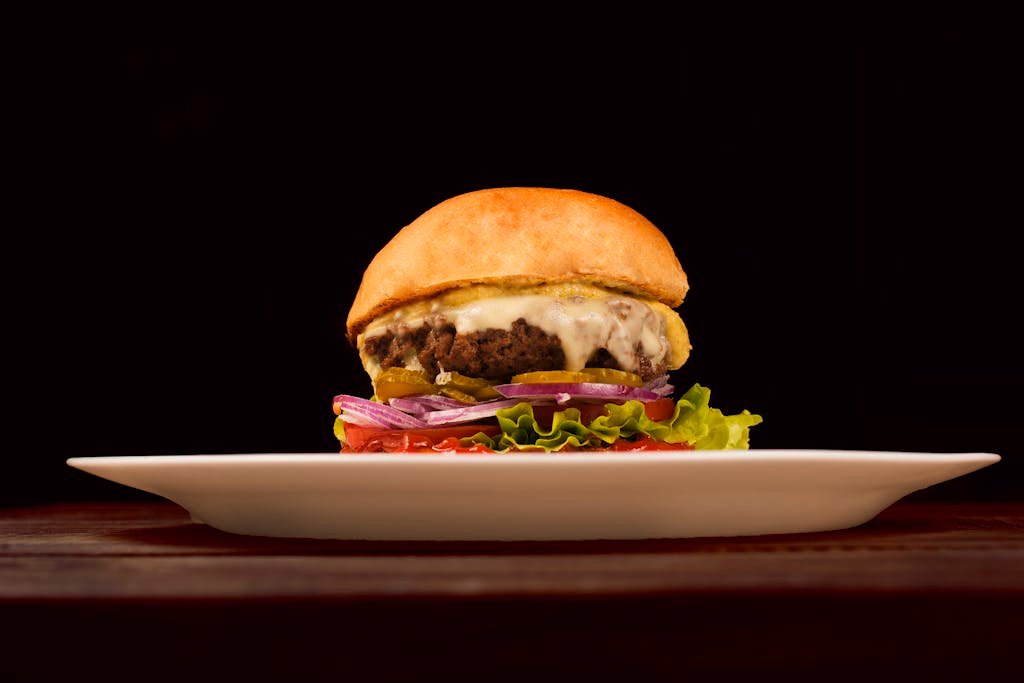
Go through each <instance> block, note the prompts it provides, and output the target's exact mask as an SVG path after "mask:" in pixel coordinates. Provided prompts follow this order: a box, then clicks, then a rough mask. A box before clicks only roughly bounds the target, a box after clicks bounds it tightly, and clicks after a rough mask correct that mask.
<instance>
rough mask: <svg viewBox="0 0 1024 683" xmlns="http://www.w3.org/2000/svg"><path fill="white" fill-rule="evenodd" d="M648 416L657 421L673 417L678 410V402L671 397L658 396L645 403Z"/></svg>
mask: <svg viewBox="0 0 1024 683" xmlns="http://www.w3.org/2000/svg"><path fill="white" fill-rule="evenodd" d="M644 412H645V413H647V417H649V418H651V419H652V420H654V421H655V422H661V421H662V420H668V419H671V418H672V416H673V415H675V412H676V402H675V401H673V400H672V399H671V398H656V399H654V400H653V401H648V402H647V403H645V404H644Z"/></svg>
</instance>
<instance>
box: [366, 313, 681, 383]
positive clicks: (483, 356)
mask: <svg viewBox="0 0 1024 683" xmlns="http://www.w3.org/2000/svg"><path fill="white" fill-rule="evenodd" d="M363 348H364V350H365V351H366V353H367V354H369V355H371V356H376V357H377V362H378V363H380V366H381V368H383V369H387V368H390V367H395V366H398V367H404V366H405V364H406V362H407V359H409V358H410V357H411V356H413V355H414V356H415V357H416V358H417V359H419V362H420V365H422V366H423V368H424V369H425V370H427V371H428V372H429V373H430V374H432V375H434V374H437V373H438V372H440V371H441V368H442V367H443V368H444V369H445V370H448V371H454V372H459V373H462V374H463V375H468V376H470V377H483V378H485V379H489V380H500V381H507V380H508V379H509V378H511V377H512V375H516V374H519V373H522V372H532V371H534V370H564V369H565V354H564V353H563V352H562V343H561V342H560V341H559V339H558V337H557V336H555V335H553V334H547V333H546V332H544V330H542V329H540V328H539V327H536V326H535V325H529V324H527V322H526V320H524V319H523V318H520V319H518V320H516V321H515V322H514V323H512V329H510V330H498V329H488V330H483V331H480V332H471V333H469V334H458V333H457V332H456V331H455V326H454V325H450V324H446V323H445V324H441V325H439V326H436V327H432V326H429V325H423V326H421V327H418V328H417V329H415V330H410V331H408V332H403V333H399V334H397V335H396V334H393V333H391V332H385V333H384V334H381V335H377V336H374V337H368V338H367V339H366V340H365V341H364V342H363ZM637 357H638V359H639V365H640V367H639V370H638V374H639V375H640V376H641V377H643V379H644V380H645V381H646V380H649V379H652V378H654V377H657V376H659V375H662V374H664V373H665V365H664V364H663V363H659V364H657V365H655V364H654V363H652V362H651V359H650V358H648V357H647V356H645V355H643V354H641V353H639V352H638V353H637ZM587 367H592V368H613V369H617V370H618V369H621V368H620V367H619V364H618V363H617V362H616V360H615V358H614V357H613V356H612V355H611V354H610V353H608V351H607V350H605V349H598V350H597V351H596V352H595V353H594V354H593V355H592V356H591V357H590V359H589V360H588V361H587Z"/></svg>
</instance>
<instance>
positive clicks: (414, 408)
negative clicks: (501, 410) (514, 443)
mask: <svg viewBox="0 0 1024 683" xmlns="http://www.w3.org/2000/svg"><path fill="white" fill-rule="evenodd" d="M495 400H497V399H495ZM388 403H389V404H390V405H391V406H393V407H395V408H398V409H399V410H402V411H405V412H407V413H410V414H412V415H417V416H418V415H422V414H423V413H428V412H430V411H432V410H450V409H452V408H465V407H466V406H473V405H477V404H476V403H463V402H462V401H460V400H458V399H455V398H449V397H447V396H434V395H431V394H420V395H415V396H403V397H401V398H392V399H389V400H388Z"/></svg>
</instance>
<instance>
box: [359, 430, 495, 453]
mask: <svg viewBox="0 0 1024 683" xmlns="http://www.w3.org/2000/svg"><path fill="white" fill-rule="evenodd" d="M478 432H483V433H484V434H487V435H488V436H494V435H495V434H500V433H501V428H500V427H499V426H498V425H496V424H474V425H455V426H452V427H432V428H427V429H380V428H379V427H363V426H361V425H353V424H346V425H345V440H346V441H347V442H348V446H347V447H346V449H345V450H346V451H353V452H380V451H386V452H388V453H396V452H405V451H422V450H430V449H432V448H433V447H434V445H435V444H440V443H441V442H443V441H445V440H446V439H451V438H454V439H462V438H465V437H468V436H473V435H474V434H476V433H478Z"/></svg>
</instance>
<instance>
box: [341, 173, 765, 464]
mask: <svg viewBox="0 0 1024 683" xmlns="http://www.w3.org/2000/svg"><path fill="white" fill-rule="evenodd" d="M688 287H689V285H688V283H687V279H686V273H684V272H683V269H682V266H681V265H680V264H679V260H678V259H677V258H676V255H675V253H674V252H673V250H672V246H671V245H670V244H669V242H668V240H667V239H666V238H665V235H663V234H662V233H661V231H659V230H658V229H657V228H656V227H655V226H654V225H653V224H652V223H651V222H650V221H648V220H647V219H646V218H644V217H643V216H641V215H640V214H639V213H637V212H636V211H634V210H632V209H630V208H629V207H627V206H624V205H623V204H620V203H618V202H616V201H614V200H611V199H608V198H606V197H601V196H598V195H593V194H588V193H586V192H577V191H575V190H554V189H547V188H500V189H492V190H480V191H478V192H470V193H468V194H463V195H460V196H458V197H454V198H452V199H449V200H447V201H445V202H442V203H441V204H438V205H437V206H435V207H434V208H432V209H430V210H429V211H427V212H426V213H424V214H423V215H422V216H420V217H419V218H417V219H416V220H415V221H413V222H412V223H411V224H409V225H408V226H406V227H405V228H403V229H402V230H401V231H400V232H399V233H398V234H397V235H395V237H394V238H393V239H392V240H391V241H390V242H389V243H388V244H387V245H386V246H385V247H384V248H383V249H381V251H380V252H379V253H378V254H377V255H376V257H375V258H374V259H373V261H372V262H371V263H370V265H369V267H368V268H367V269H366V272H365V274H364V275H363V280H362V284H361V285H360V287H359V291H358V292H357V294H356V298H355V301H354V302H353V304H352V308H351V310H350V312H349V315H348V322H347V327H348V337H349V340H350V341H351V342H352V344H353V345H354V346H355V347H356V349H357V350H358V352H359V357H360V359H361V360H362V362H363V367H364V368H365V369H366V372H367V374H369V376H370V380H371V381H372V382H373V389H374V393H373V397H372V398H371V399H364V398H360V397H357V396H350V395H346V394H342V395H340V396H336V397H335V399H334V412H335V414H336V415H338V418H337V420H336V421H335V434H336V435H337V436H338V438H339V440H340V441H341V445H342V452H365V451H389V452H410V451H412V452H415V451H426V452H435V451H472V452H500V453H516V452H531V451H541V452H549V451H572V450H602V449H603V450H627V451H634V450H654V449H670V450H681V449H693V448H718V449H724V448H747V446H748V432H749V428H750V427H751V426H753V425H756V424H758V423H759V422H760V421H761V418H760V417H759V416H757V415H752V414H750V413H749V412H747V411H743V412H742V413H740V414H737V415H724V414H723V413H722V412H721V411H719V410H717V409H714V408H711V407H709V405H708V399H709V395H710V392H709V391H708V389H706V388H704V387H702V386H700V385H698V384H695V385H694V386H693V387H692V388H691V389H690V390H689V391H687V392H686V393H685V394H683V396H682V397H681V398H680V399H679V400H674V399H673V398H672V394H673V391H674V389H673V387H672V385H671V384H669V383H668V374H667V373H668V372H669V371H670V370H677V369H679V368H680V367H682V365H683V364H684V363H685V362H686V360H687V358H688V357H689V355H690V338H689V334H688V333H687V330H686V326H685V325H684V324H683V321H682V319H681V318H680V317H679V315H678V314H677V313H676V312H675V311H674V310H673V309H674V308H675V307H677V306H679V305H680V304H681V303H682V301H683V297H685V296H686V292H687V289H688Z"/></svg>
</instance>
